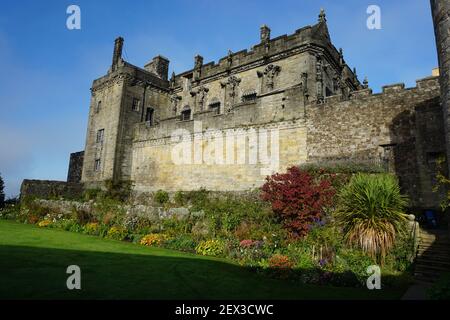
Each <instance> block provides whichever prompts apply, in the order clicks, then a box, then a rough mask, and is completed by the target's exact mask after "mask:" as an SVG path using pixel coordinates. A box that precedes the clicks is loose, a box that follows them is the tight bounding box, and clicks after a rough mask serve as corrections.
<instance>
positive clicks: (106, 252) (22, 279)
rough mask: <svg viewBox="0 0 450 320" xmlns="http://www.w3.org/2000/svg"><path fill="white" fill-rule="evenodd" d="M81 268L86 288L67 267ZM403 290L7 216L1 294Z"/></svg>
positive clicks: (348, 294) (364, 294) (353, 294)
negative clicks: (261, 270) (316, 280)
mask: <svg viewBox="0 0 450 320" xmlns="http://www.w3.org/2000/svg"><path fill="white" fill-rule="evenodd" d="M72 264H75V265H78V266H80V268H81V287H82V288H81V290H68V289H67V288H66V279H67V277H68V276H69V275H68V274H66V268H67V266H69V265H72ZM402 293H403V292H402V291H384V290H375V291H369V290H367V289H355V288H333V287H321V286H308V285H302V284H298V283H292V282H289V281H284V280H275V279H269V278H267V277H265V276H263V275H259V274H256V273H254V272H252V271H250V270H249V269H246V268H243V267H240V266H237V265H235V264H232V263H230V262H227V261H226V260H223V259H215V258H210V257H200V256H196V255H191V254H187V253H181V252H177V251H172V250H166V249H161V248H149V247H143V246H138V245H134V244H131V243H125V242H119V241H113V240H105V239H101V238H98V237H92V236H87V235H82V234H76V233H70V232H65V231H61V230H54V229H41V228H37V227H35V226H32V225H24V224H18V223H15V222H10V221H2V220H0V299H327V298H328V299H377V298H399V297H400V296H401V294H402Z"/></svg>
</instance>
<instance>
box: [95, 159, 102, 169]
mask: <svg viewBox="0 0 450 320" xmlns="http://www.w3.org/2000/svg"><path fill="white" fill-rule="evenodd" d="M100 164H101V162H100V159H95V162H94V171H95V172H98V171H100Z"/></svg>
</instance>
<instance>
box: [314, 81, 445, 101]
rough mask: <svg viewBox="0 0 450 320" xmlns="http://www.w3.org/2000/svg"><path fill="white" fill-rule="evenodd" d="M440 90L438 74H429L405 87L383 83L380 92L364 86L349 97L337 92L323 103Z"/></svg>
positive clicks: (398, 84)
mask: <svg viewBox="0 0 450 320" xmlns="http://www.w3.org/2000/svg"><path fill="white" fill-rule="evenodd" d="M439 90H440V86H439V77H438V76H430V77H426V78H422V79H418V80H416V86H415V87H409V88H407V87H406V86H405V84H404V83H394V84H388V85H384V86H383V87H382V92H380V93H373V91H372V89H370V88H365V89H361V90H357V91H353V92H351V93H350V97H349V98H348V99H345V98H344V97H343V95H342V94H337V95H333V96H329V97H325V98H324V103H323V104H327V105H332V104H336V103H339V102H343V101H346V100H359V99H368V98H371V97H375V98H382V97H390V96H394V95H401V94H405V93H408V92H413V93H414V92H417V93H420V92H425V91H435V92H438V91H439Z"/></svg>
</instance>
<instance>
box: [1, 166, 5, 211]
mask: <svg viewBox="0 0 450 320" xmlns="http://www.w3.org/2000/svg"><path fill="white" fill-rule="evenodd" d="M4 189H5V183H4V182H3V179H2V176H1V174H0V208H3V206H4V205H5V191H4Z"/></svg>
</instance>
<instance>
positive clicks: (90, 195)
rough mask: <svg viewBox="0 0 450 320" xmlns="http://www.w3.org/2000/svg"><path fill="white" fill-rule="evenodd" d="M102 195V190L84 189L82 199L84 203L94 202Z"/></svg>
mask: <svg viewBox="0 0 450 320" xmlns="http://www.w3.org/2000/svg"><path fill="white" fill-rule="evenodd" d="M101 194H102V190H101V189H100V188H93V189H86V190H85V191H84V192H83V199H84V200H85V201H89V200H95V199H97V198H98V197H99V196H100V195H101Z"/></svg>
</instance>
